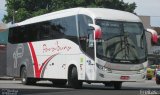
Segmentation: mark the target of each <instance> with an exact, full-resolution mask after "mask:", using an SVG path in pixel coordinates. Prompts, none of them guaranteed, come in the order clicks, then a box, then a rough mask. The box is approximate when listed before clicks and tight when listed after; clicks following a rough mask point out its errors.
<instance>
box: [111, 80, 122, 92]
mask: <svg viewBox="0 0 160 95" xmlns="http://www.w3.org/2000/svg"><path fill="white" fill-rule="evenodd" d="M113 86H114V89H115V90H120V89H121V88H122V82H118V81H117V82H113Z"/></svg>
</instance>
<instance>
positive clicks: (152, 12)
mask: <svg viewBox="0 0 160 95" xmlns="http://www.w3.org/2000/svg"><path fill="white" fill-rule="evenodd" d="M123 1H124V2H126V3H127V2H128V3H133V2H135V3H136V5H137V8H136V9H135V12H136V13H137V14H138V15H143V16H151V26H159V27H160V12H159V11H160V0H123ZM5 10H6V8H5V0H0V22H2V18H3V15H4V14H6V11H5Z"/></svg>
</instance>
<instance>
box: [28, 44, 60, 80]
mask: <svg viewBox="0 0 160 95" xmlns="http://www.w3.org/2000/svg"><path fill="white" fill-rule="evenodd" d="M29 47H30V50H31V53H32V59H33V61H34V71H35V77H36V78H40V75H41V73H42V70H43V69H44V68H43V67H44V66H45V65H46V64H47V63H48V62H49V61H50V60H51V59H52V58H53V57H55V56H56V55H58V53H57V54H54V55H52V56H50V57H49V58H47V60H45V61H44V62H43V64H42V66H40V68H39V67H38V60H37V56H36V53H35V50H34V47H33V45H32V43H31V42H29Z"/></svg>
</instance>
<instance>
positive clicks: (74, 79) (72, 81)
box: [68, 67, 82, 89]
mask: <svg viewBox="0 0 160 95" xmlns="http://www.w3.org/2000/svg"><path fill="white" fill-rule="evenodd" d="M68 85H69V86H70V87H72V88H76V89H78V88H81V87H82V82H81V81H79V80H78V74H77V68H76V67H72V68H71V69H69V74H68Z"/></svg>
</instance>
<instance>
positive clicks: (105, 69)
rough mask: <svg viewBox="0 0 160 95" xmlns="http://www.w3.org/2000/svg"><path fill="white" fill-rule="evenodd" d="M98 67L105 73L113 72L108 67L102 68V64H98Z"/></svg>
mask: <svg viewBox="0 0 160 95" xmlns="http://www.w3.org/2000/svg"><path fill="white" fill-rule="evenodd" d="M96 65H97V67H98V68H99V69H101V70H103V71H108V72H110V73H111V72H112V71H111V69H109V68H106V67H104V66H102V65H100V64H96Z"/></svg>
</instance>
